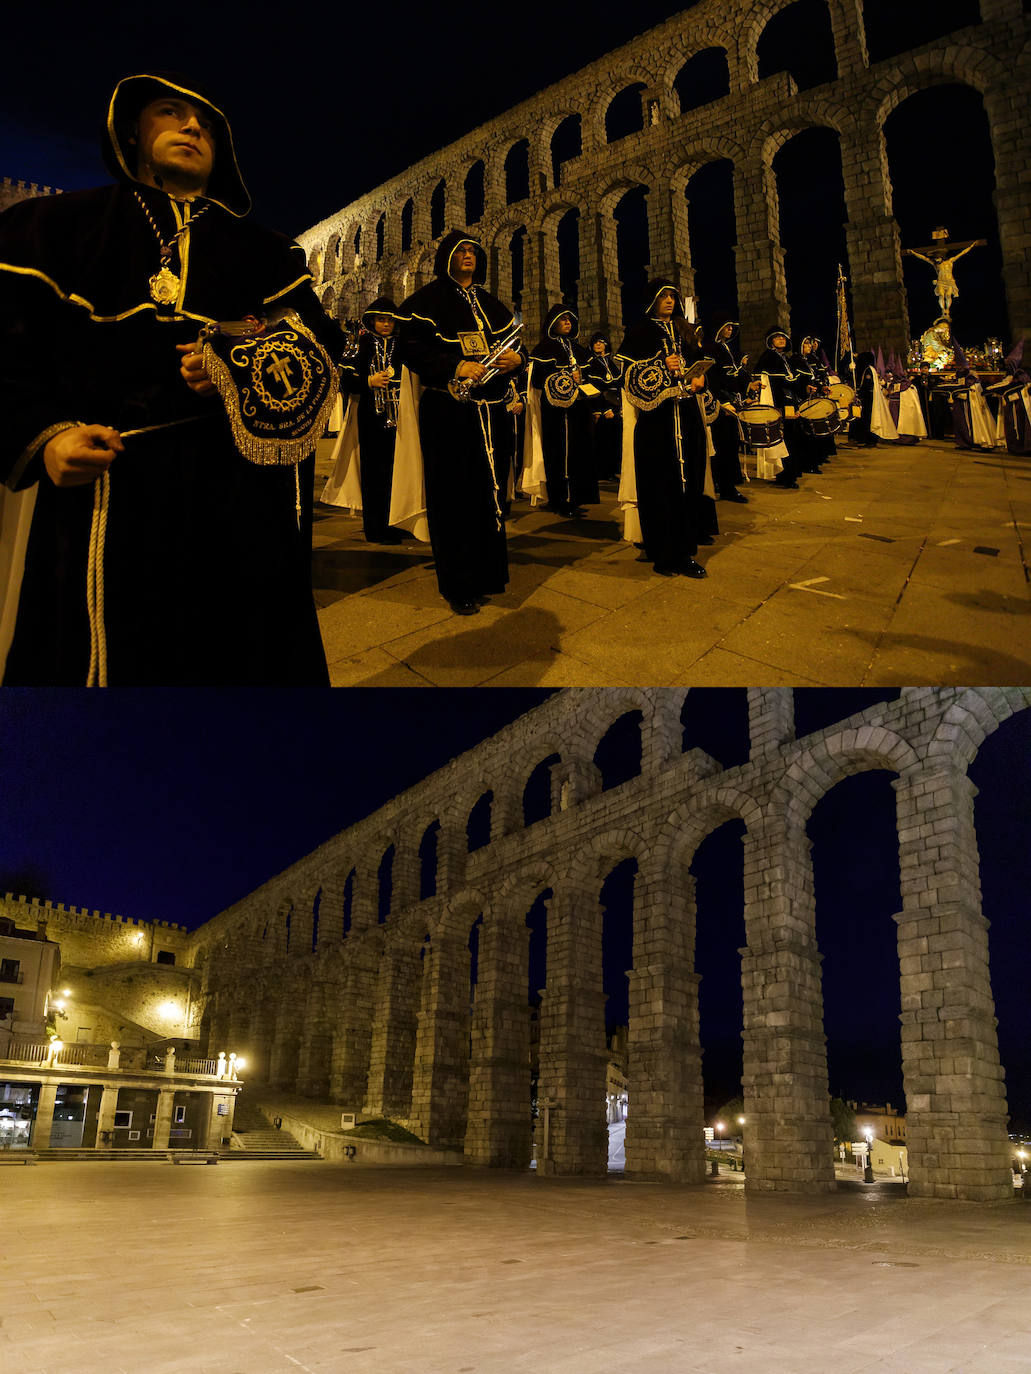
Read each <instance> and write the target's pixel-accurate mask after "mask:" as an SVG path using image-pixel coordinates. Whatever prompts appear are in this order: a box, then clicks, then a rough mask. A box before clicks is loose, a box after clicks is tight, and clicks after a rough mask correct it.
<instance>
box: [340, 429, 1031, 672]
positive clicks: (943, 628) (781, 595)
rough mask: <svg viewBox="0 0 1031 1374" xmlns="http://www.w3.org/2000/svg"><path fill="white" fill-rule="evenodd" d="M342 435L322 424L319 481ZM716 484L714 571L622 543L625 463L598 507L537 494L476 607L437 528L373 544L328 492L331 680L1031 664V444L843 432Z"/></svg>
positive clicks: (969, 668)
mask: <svg viewBox="0 0 1031 1374" xmlns="http://www.w3.org/2000/svg"><path fill="white" fill-rule="evenodd" d="M330 449H331V444H330V443H329V442H328V441H323V444H322V445H321V447H320V461H319V468H318V476H317V480H316V493H319V492H321V490H322V486H323V483H324V480H325V477H326V475H327V474H328V471H329V464H328V454H329V451H330ZM744 490H745V491H746V492H747V494H748V496H749V504H748V505H732V504H730V503H728V502H725V501H721V502H720V503H719V506H718V510H719V519H720V527H721V530H722V534H721V536H720V538H719V539H718V540H717V541H716V544H715V545H714V546H713V547H711V548H705V549H702V550H701V553H700V555H699V561H700V562H703V563H704V564H705V566H706V568H707V570H708V573H709V576H708V578H707V579H706V580H705V581H704V582H692V581H689V580H687V579H685V578H680V577H678V578H663V577H658V576H656V575H655V574H654V573H653V572H652V569H651V565H650V564H648V563H644V562H641V561H639V555H638V551H637V550H636V549H634V548H633V547H632V546H630V545H628V544H625V543H622V542H621V540H620V530H619V526H618V524H617V521H616V515H617V508H616V487H615V483H608V484H605V485H603V490H602V496H603V500H602V503H601V504H600V505H598V506H592V507H591V508H590V511H589V515H588V518H587V519H585V520H582V521H571V520H565V519H563V518H562V517H561V516H559V515H555V514H552V513H550V512H547V511H544V510H540V509H538V510H531V509H530V508H529V505H528V503H527V502H525V501H518V502H516V503H515V504H514V507H513V516H512V519H511V522H510V524H509V557H510V563H511V574H512V577H511V582H510V583H509V587H508V590H507V592H506V593H505V594H504V595H503V596H498V597H495V598H494V600H493V601H492V602H491V604H490V605H488V606H487V607H485V608H484V610H483V611H482V612H481V613H480V614H479V615H478V616H475V617H470V618H459V617H456V616H454V615H452V614H451V612H450V610H449V608H448V607H447V605H446V604H445V603H444V602H443V601H442V600H441V599H440V596H439V595H438V593H437V587H436V581H435V578H434V574H433V570H432V563H431V561H430V551H429V547H428V546H427V545H425V544H418V543H416V542H414V541H406V542H405V543H404V544H402V545H400V546H394V547H390V546H382V545H371V544H367V543H366V542H365V541H364V539H363V537H362V533H361V523H360V520H358V519H356V518H354V517H352V516H350V515H348V514H346V513H345V512H343V511H340V510H338V509H336V508H334V507H330V506H317V507H316V523H315V563H314V568H315V587H316V600H317V602H318V604H319V607H320V620H321V624H322V633H323V638H324V640H325V643H326V651H327V655H328V658H329V664H330V672H331V675H332V681H333V683H334V685H336V686H367V687H371V686H377V687H378V686H383V687H394V686H401V687H415V686H430V685H432V686H439V687H470V686H483V685H490V686H497V687H533V686H545V687H583V686H619V685H623V684H635V685H643V686H675V685H684V684H690V685H693V686H739V687H740V686H767V687H768V686H884V685H897V684H898V683H900V682H904V683H908V684H911V685H914V686H920V685H941V684H946V685H948V684H962V683H968V682H977V683H980V684H983V685H985V686H998V685H1002V686H1013V685H1019V684H1022V683H1026V682H1028V681H1031V632H1029V631H1031V619H1029V617H1031V587H1029V582H1028V563H1029V562H1031V558H1029V552H1028V545H1029V542H1031V458H1020V457H1013V456H1011V455H1008V454H1006V453H1003V452H994V453H974V452H960V451H959V450H957V449H956V448H955V446H954V445H953V444H952V443H945V442H934V443H926V444H920V445H916V446H914V447H909V448H905V447H894V446H884V445H882V446H879V447H877V448H875V449H856V448H852V447H849V446H843V448H842V451H841V453H840V454H839V455H838V456H837V457H836V458H834V459H832V460H831V462H830V463H828V464H827V466H826V467H825V468H824V470H823V472H822V473H821V474H820V475H819V476H806V477H804V478H803V479H802V486H801V487H800V489H799V490H798V491H785V490H781V489H779V488H775V487H772V486H770V484H768V483H766V482H753V483H751V484H750V485H749V486H747V487H745V488H744Z"/></svg>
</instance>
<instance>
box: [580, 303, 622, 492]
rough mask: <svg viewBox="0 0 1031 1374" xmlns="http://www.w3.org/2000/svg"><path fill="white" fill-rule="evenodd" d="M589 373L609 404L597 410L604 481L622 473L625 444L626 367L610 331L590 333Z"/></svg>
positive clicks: (598, 465) (597, 455)
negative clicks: (620, 465) (624, 379)
mask: <svg viewBox="0 0 1031 1374" xmlns="http://www.w3.org/2000/svg"><path fill="white" fill-rule="evenodd" d="M587 376H588V377H589V378H590V380H591V381H592V382H593V383H594V385H595V386H596V387H597V388H598V390H599V391H600V392H601V394H602V396H603V397H604V398H605V401H606V402H607V405H606V406H605V407H604V409H600V410H596V411H595V412H594V471H595V475H596V476H597V477H599V478H600V479H601V480H603V481H609V480H612V479H613V478H616V477H618V476H619V461H620V454H621V450H622V447H623V395H622V390H621V386H622V376H623V367H622V364H621V363H620V361H619V359H618V358H616V357H615V356H614V355H613V353H612V346H611V344H610V342H609V338H608V335H606V334H603V333H602V332H601V331H600V330H597V331H596V332H595V333H594V334H592V335H591V360H590V362H589V363H588V365H587Z"/></svg>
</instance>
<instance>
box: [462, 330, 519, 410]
mask: <svg viewBox="0 0 1031 1374" xmlns="http://www.w3.org/2000/svg"><path fill="white" fill-rule="evenodd" d="M522 332H523V326H522V325H521V324H517V325H516V326H515V328H514V329H512V330H510V331H509V333H508V334H507V335H506V336H505V338H503V339H502V340H500V342H499V343H496V344H495V345H494V347H493V348H492V349H491V350H490V352H489V353H488V354H487V356H486V357H485V358H481V359H478V361H479V362H480V364H481V366H482V367H484V368H485V369H486V370H485V372H484V374H483V376H482V377H481V378H480V379H479V381H476V382H474V381H473V380H472V378H471V377H456V378H454V379H453V380H452V381H450V382H448V384H447V389H448V391H450V393H451V395H452V396H453V397H454V398H455V400H456V401H472V400H475V397H474V396H473V394H472V392H473V388H474V387H479V386H484V385H485V384H486V383H487V382H489V381H491V380H492V379H493V378H495V377H496V376H497V375H498V368H497V367H495V363H496V362H497V360H498V359H499V358H500V357H501V355H502V353H507V352H508V350H509V349H510V348H511V347H512V345H513V344H514V343H515V342H516V340H517V339H518V338H519V335H520V334H521V333H522Z"/></svg>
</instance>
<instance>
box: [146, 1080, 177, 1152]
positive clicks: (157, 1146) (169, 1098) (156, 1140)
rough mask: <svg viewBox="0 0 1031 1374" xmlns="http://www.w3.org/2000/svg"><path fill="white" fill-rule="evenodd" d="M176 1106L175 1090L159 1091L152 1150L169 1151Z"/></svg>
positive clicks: (165, 1089)
mask: <svg viewBox="0 0 1031 1374" xmlns="http://www.w3.org/2000/svg"><path fill="white" fill-rule="evenodd" d="M174 1104H175V1089H174V1088H159V1089H158V1105H157V1111H156V1112H155V1113H154V1134H153V1136H152V1137H151V1142H150V1144H151V1149H153V1150H167V1149H168V1140H169V1133H170V1131H171V1129H172V1108H173V1105H174Z"/></svg>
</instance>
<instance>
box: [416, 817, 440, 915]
mask: <svg viewBox="0 0 1031 1374" xmlns="http://www.w3.org/2000/svg"><path fill="white" fill-rule="evenodd" d="M439 838H440V821H433V822H432V823H431V824H430V825H428V826H427V827H426V829H425V830H424V831H423V833H422V839H421V840H420V841H419V900H420V901H425V899H426V898H427V897H435V896H436V895H437V843H438V840H439Z"/></svg>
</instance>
